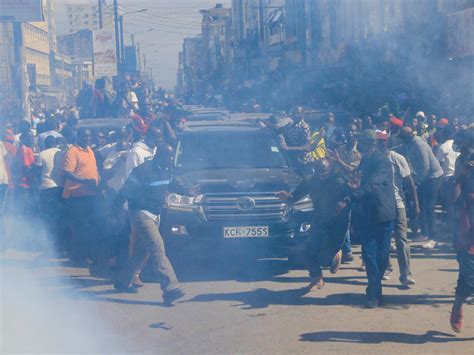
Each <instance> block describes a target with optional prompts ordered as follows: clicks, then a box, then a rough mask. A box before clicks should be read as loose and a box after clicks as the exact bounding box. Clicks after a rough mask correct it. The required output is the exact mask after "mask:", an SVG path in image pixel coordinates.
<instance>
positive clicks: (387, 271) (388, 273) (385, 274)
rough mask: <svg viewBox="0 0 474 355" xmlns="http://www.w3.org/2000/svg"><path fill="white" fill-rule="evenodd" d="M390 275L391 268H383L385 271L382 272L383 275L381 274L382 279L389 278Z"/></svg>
mask: <svg viewBox="0 0 474 355" xmlns="http://www.w3.org/2000/svg"><path fill="white" fill-rule="evenodd" d="M391 277H392V270H390V269H387V270H385V272H384V273H383V276H382V280H385V281H387V280H390V278H391Z"/></svg>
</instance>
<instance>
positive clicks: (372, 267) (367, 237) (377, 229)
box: [360, 221, 394, 300]
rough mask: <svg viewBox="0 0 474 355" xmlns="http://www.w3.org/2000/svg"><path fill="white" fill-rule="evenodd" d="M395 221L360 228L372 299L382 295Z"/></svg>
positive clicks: (368, 288) (369, 293)
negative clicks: (383, 278)
mask: <svg viewBox="0 0 474 355" xmlns="http://www.w3.org/2000/svg"><path fill="white" fill-rule="evenodd" d="M393 224H394V223H393V221H388V222H383V223H377V224H374V225H371V226H365V227H363V228H362V229H361V230H360V238H361V242H362V258H363V259H364V263H365V269H366V271H367V279H368V283H369V285H368V287H367V296H368V297H369V299H371V300H377V299H380V298H381V297H382V277H383V274H384V272H385V270H386V269H387V266H388V258H389V253H390V239H391V236H392V232H393Z"/></svg>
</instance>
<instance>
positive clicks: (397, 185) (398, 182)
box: [377, 131, 420, 287]
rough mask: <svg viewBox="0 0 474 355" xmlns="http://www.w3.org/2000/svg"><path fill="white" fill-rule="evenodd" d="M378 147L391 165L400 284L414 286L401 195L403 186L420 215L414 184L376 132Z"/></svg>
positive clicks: (383, 137) (405, 166)
mask: <svg viewBox="0 0 474 355" xmlns="http://www.w3.org/2000/svg"><path fill="white" fill-rule="evenodd" d="M377 140H378V147H379V149H380V151H382V152H385V153H386V154H387V156H388V158H389V160H390V162H391V163H392V169H393V187H394V192H395V201H396V204H397V219H396V220H395V228H394V234H395V243H396V246H397V260H398V266H399V268H400V283H401V284H402V285H403V286H405V287H409V286H412V285H415V280H414V279H413V277H412V272H411V267H410V260H411V255H410V245H409V243H408V238H407V224H408V223H407V214H406V206H405V196H404V194H403V186H404V185H405V186H406V187H407V188H408V189H407V190H408V192H409V193H410V194H411V197H412V198H413V201H414V203H415V210H416V212H415V213H416V214H419V213H420V207H419V203H418V197H417V194H416V187H415V183H414V181H413V179H412V177H411V170H410V166H409V165H408V162H407V160H406V159H405V157H404V156H403V155H401V154H398V153H397V152H395V151H393V150H388V135H387V134H386V133H383V132H380V131H377ZM391 266H392V265H391V263H389V266H388V268H387V271H388V272H387V271H386V273H385V274H384V279H388V278H389V275H390V272H391V271H390V270H391Z"/></svg>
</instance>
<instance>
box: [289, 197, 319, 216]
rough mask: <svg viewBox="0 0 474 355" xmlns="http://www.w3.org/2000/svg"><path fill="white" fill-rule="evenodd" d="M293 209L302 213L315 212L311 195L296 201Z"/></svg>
mask: <svg viewBox="0 0 474 355" xmlns="http://www.w3.org/2000/svg"><path fill="white" fill-rule="evenodd" d="M293 209H294V210H295V211H300V212H311V211H313V210H314V209H313V201H312V200H311V197H309V195H306V196H304V197H303V198H302V199H301V200H298V201H296V202H295V203H294V204H293Z"/></svg>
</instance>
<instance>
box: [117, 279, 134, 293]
mask: <svg viewBox="0 0 474 355" xmlns="http://www.w3.org/2000/svg"><path fill="white" fill-rule="evenodd" d="M114 288H115V289H116V290H117V291H120V292H123V293H138V290H137V288H136V287H133V286H131V287H130V286H126V285H124V284H122V283H121V282H119V281H115V283H114Z"/></svg>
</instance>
